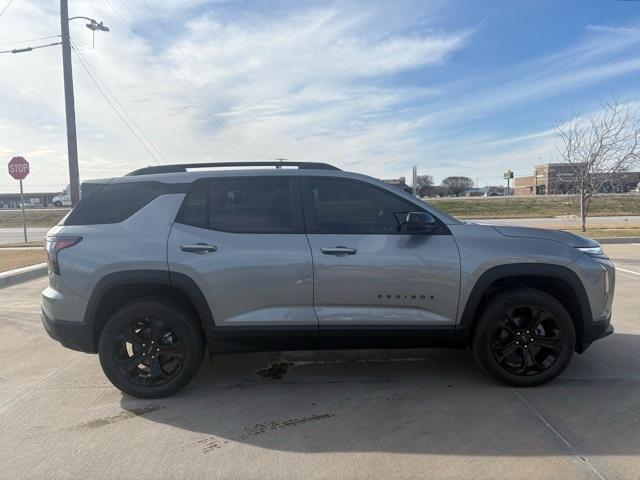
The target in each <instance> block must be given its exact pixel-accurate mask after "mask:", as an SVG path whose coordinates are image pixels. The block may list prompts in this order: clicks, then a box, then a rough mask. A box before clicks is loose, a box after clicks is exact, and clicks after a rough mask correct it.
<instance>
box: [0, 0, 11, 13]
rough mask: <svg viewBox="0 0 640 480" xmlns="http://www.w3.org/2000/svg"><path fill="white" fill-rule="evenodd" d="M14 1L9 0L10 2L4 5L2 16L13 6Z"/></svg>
mask: <svg viewBox="0 0 640 480" xmlns="http://www.w3.org/2000/svg"><path fill="white" fill-rule="evenodd" d="M12 3H13V0H9V2H8V3H7V4H6V5H5V6H4V8H3V9H2V11H1V12H0V17H1V16H2V15H4V12H6V11H7V9H8V8H9V7H10V6H11V4H12Z"/></svg>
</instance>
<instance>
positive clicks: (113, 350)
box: [98, 297, 204, 398]
mask: <svg viewBox="0 0 640 480" xmlns="http://www.w3.org/2000/svg"><path fill="white" fill-rule="evenodd" d="M98 354H99V357H100V365H101V366H102V369H103V371H104V373H105V375H106V376H107V378H109V380H110V381H111V383H113V385H115V386H116V387H117V388H118V389H120V390H121V391H123V392H124V393H127V394H129V395H133V396H135V397H141V398H159V397H165V396H168V395H171V394H172V393H175V392H177V391H178V390H180V389H181V388H183V387H184V386H185V385H186V384H187V383H189V381H190V380H191V379H192V378H193V376H194V375H195V374H196V372H197V371H198V368H199V367H200V364H201V363H202V358H203V355H204V337H203V334H202V331H201V328H200V325H199V324H198V322H197V321H196V319H195V318H194V316H193V315H192V314H191V313H190V312H189V311H188V310H186V309H184V308H183V307H181V306H180V305H177V304H175V303H173V302H171V301H170V300H167V299H164V298H156V297H153V298H146V299H142V300H136V301H134V302H132V303H129V304H127V305H125V306H124V307H122V308H121V309H120V310H118V311H117V312H116V313H115V314H114V315H113V316H112V317H111V318H110V319H109V321H108V322H107V324H106V325H105V327H104V329H103V331H102V333H101V335H100V340H99V343H98Z"/></svg>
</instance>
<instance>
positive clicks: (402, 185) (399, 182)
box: [382, 177, 413, 193]
mask: <svg viewBox="0 0 640 480" xmlns="http://www.w3.org/2000/svg"><path fill="white" fill-rule="evenodd" d="M382 181H383V182H385V183H388V184H389V185H393V186H394V187H397V188H399V189H401V190H404V191H405V192H407V193H412V192H413V189H412V188H411V187H410V186H409V185H407V179H406V178H405V177H400V178H387V179H385V178H383V179H382Z"/></svg>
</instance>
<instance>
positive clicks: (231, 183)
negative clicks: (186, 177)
mask: <svg viewBox="0 0 640 480" xmlns="http://www.w3.org/2000/svg"><path fill="white" fill-rule="evenodd" d="M296 203H299V202H294V193H293V191H292V188H291V180H290V179H289V178H275V177H274V178H269V177H247V178H216V179H210V180H206V181H201V182H198V183H196V184H195V185H194V188H193V190H192V191H191V194H190V195H189V197H188V198H187V200H186V203H185V206H184V209H183V212H182V223H186V224H187V225H193V226H196V227H202V228H209V229H211V230H219V231H223V232H233V233H298V232H300V231H301V228H300V223H301V221H300V220H301V219H300V218H299V209H298V208H296V206H295V205H296Z"/></svg>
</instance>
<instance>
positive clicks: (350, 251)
mask: <svg viewBox="0 0 640 480" xmlns="http://www.w3.org/2000/svg"><path fill="white" fill-rule="evenodd" d="M320 251H321V252H322V253H323V254H325V255H336V256H338V257H345V256H347V255H355V254H356V253H358V251H357V250H356V249H355V248H349V247H325V248H321V249H320Z"/></svg>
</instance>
